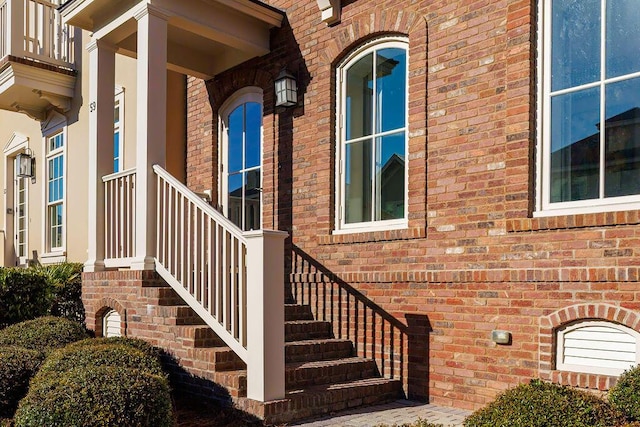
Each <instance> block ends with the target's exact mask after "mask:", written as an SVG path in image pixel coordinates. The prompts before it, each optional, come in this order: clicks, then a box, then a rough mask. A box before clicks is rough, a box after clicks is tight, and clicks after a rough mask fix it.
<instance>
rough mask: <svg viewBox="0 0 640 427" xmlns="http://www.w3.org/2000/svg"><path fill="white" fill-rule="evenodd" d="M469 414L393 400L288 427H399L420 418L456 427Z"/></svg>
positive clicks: (457, 410) (458, 410) (446, 408)
mask: <svg viewBox="0 0 640 427" xmlns="http://www.w3.org/2000/svg"><path fill="white" fill-rule="evenodd" d="M469 414H470V412H468V411H464V410H461V409H454V408H448V407H444V406H436V405H428V404H424V403H419V402H411V401H409V400H396V401H395V402H391V403H387V404H384V405H378V406H369V407H366V408H357V409H353V410H347V411H343V412H339V413H337V414H334V415H332V416H327V417H324V418H319V419H315V420H310V421H305V422H302V423H295V424H291V426H298V427H373V426H376V425H379V424H387V425H389V426H392V425H394V424H398V425H401V424H403V423H413V422H415V421H417V420H418V418H422V419H423V420H426V421H429V422H431V423H436V424H443V425H444V426H446V427H460V426H462V422H463V421H464V418H465V417H466V416H467V415H469Z"/></svg>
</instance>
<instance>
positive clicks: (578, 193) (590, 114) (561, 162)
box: [551, 88, 600, 202]
mask: <svg viewBox="0 0 640 427" xmlns="http://www.w3.org/2000/svg"><path fill="white" fill-rule="evenodd" d="M599 121H600V89H599V88H593V89H587V90H582V91H579V92H575V93H569V94H565V95H560V96H555V97H553V98H552V99H551V202H568V201H573V200H585V199H595V198H598V197H599V184H598V183H599V178H598V177H599V165H600V130H599Z"/></svg>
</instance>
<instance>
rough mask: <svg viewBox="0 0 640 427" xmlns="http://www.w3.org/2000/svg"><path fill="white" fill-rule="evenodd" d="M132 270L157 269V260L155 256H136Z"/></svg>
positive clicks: (132, 262) (132, 263)
mask: <svg viewBox="0 0 640 427" xmlns="http://www.w3.org/2000/svg"><path fill="white" fill-rule="evenodd" d="M131 269H132V270H155V269H156V260H155V258H153V257H149V256H147V257H144V258H135V259H134V260H133V261H131Z"/></svg>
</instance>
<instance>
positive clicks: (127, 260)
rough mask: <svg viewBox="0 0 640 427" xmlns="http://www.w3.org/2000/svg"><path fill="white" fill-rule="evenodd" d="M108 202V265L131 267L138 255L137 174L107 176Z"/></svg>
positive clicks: (119, 173)
mask: <svg viewBox="0 0 640 427" xmlns="http://www.w3.org/2000/svg"><path fill="white" fill-rule="evenodd" d="M102 181H103V182H104V199H105V204H104V206H105V211H104V214H105V215H104V217H105V239H104V241H105V251H104V252H105V260H104V262H105V264H106V265H107V266H109V267H128V266H129V265H130V264H131V259H132V258H133V256H134V255H135V231H136V230H135V226H136V211H135V208H136V193H135V184H136V171H135V169H129V170H126V171H123V172H118V173H114V174H111V175H107V176H105V177H103V178H102Z"/></svg>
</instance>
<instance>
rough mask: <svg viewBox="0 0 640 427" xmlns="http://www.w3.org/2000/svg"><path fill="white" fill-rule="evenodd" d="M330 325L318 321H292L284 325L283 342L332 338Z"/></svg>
mask: <svg viewBox="0 0 640 427" xmlns="http://www.w3.org/2000/svg"><path fill="white" fill-rule="evenodd" d="M332 337H333V333H332V331H331V323H329V322H323V321H320V320H294V321H289V322H285V323H284V340H285V342H293V341H301V340H310V339H324V338H332Z"/></svg>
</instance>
